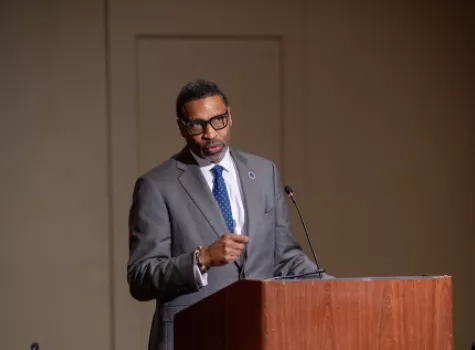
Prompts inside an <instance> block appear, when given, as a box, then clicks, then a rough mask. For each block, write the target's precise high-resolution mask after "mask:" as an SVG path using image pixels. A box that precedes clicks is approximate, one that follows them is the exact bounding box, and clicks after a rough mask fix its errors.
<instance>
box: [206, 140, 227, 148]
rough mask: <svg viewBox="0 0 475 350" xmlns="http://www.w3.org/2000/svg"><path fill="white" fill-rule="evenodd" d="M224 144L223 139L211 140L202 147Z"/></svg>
mask: <svg viewBox="0 0 475 350" xmlns="http://www.w3.org/2000/svg"><path fill="white" fill-rule="evenodd" d="M223 145H224V143H222V142H221V141H218V140H211V141H207V142H205V143H204V144H203V145H202V146H201V147H202V148H211V147H216V146H223Z"/></svg>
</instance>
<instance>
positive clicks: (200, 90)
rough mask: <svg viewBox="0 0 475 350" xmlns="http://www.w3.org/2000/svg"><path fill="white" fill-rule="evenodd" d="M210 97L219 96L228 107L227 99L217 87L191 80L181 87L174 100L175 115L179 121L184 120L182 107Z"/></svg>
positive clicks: (205, 81)
mask: <svg viewBox="0 0 475 350" xmlns="http://www.w3.org/2000/svg"><path fill="white" fill-rule="evenodd" d="M211 96H221V98H222V100H223V102H224V104H225V105H226V107H228V106H229V103H228V98H227V97H226V95H225V94H224V92H222V91H221V89H220V88H219V87H218V85H217V84H216V83H214V82H212V81H209V80H203V79H198V80H193V81H190V82H188V83H187V84H186V85H185V86H183V87H182V88H181V90H180V93H179V94H178V97H177V99H176V115H177V117H178V118H179V119H185V115H184V113H183V107H184V106H185V105H186V104H187V103H188V102H191V101H194V100H200V99H202V98H206V97H211Z"/></svg>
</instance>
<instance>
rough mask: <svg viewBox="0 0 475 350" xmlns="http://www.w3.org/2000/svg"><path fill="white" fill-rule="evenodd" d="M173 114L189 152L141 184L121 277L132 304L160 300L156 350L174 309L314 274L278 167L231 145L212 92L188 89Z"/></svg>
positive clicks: (166, 345) (207, 85) (166, 342)
mask: <svg viewBox="0 0 475 350" xmlns="http://www.w3.org/2000/svg"><path fill="white" fill-rule="evenodd" d="M176 113H177V116H178V119H177V123H178V128H179V130H180V133H181V136H182V137H183V138H184V139H185V140H186V144H187V145H186V147H185V148H184V149H183V150H182V151H181V152H180V153H178V154H177V155H175V156H173V157H172V158H170V159H168V160H167V161H165V162H164V163H163V164H161V165H159V166H157V167H155V168H153V169H151V170H150V171H149V172H147V173H146V174H144V175H143V176H141V177H140V178H139V179H138V180H137V182H136V185H135V188H134V194H133V203H132V206H131V209H130V217H129V229H130V237H129V238H130V258H129V263H128V274H127V277H128V282H129V285H130V292H131V294H132V296H133V297H134V298H135V299H137V300H140V301H148V300H156V311H155V315H154V318H153V322H152V328H151V333H150V341H149V349H153V350H155V349H173V317H174V315H175V314H176V313H177V312H178V311H180V310H182V309H183V308H184V307H187V306H189V305H191V304H193V303H195V302H197V301H199V300H201V299H203V298H204V297H206V296H208V295H210V294H212V293H214V292H216V291H218V290H219V289H221V288H223V287H225V286H227V285H229V284H231V283H233V282H236V281H238V280H239V279H267V278H271V277H273V276H287V275H291V274H303V273H312V272H315V271H316V270H317V268H316V266H315V265H314V264H313V263H312V262H311V261H310V260H309V259H308V258H307V256H306V255H305V254H304V253H303V252H302V250H301V248H300V246H299V245H298V243H297V242H296V241H295V240H294V239H293V237H292V235H291V233H290V230H289V219H288V216H287V208H286V203H285V196H284V195H283V192H282V189H281V184H280V180H279V177H278V174H277V169H276V167H275V165H274V163H272V162H271V161H269V160H266V159H263V158H260V157H257V156H254V155H250V154H246V153H242V152H239V151H237V150H234V149H232V148H230V147H229V144H230V139H231V128H232V125H233V119H232V117H231V107H230V106H229V104H228V100H227V97H226V96H225V94H224V93H223V92H222V91H221V90H220V89H219V88H218V86H217V85H216V84H214V83H212V82H209V81H203V80H198V81H194V82H190V83H188V84H187V85H185V86H184V87H183V88H182V89H181V91H180V93H179V95H178V98H177V102H176ZM236 302H239V301H236Z"/></svg>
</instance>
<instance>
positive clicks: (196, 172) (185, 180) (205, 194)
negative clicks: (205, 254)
mask: <svg viewBox="0 0 475 350" xmlns="http://www.w3.org/2000/svg"><path fill="white" fill-rule="evenodd" d="M177 167H178V168H179V169H181V170H183V172H182V173H181V175H180V176H178V181H179V182H180V183H181V185H182V186H183V188H184V189H185V191H186V192H187V193H188V195H189V196H190V198H191V200H192V201H193V202H194V203H195V205H196V207H197V208H198V209H199V210H200V211H201V213H202V214H203V216H204V217H205V219H206V220H207V221H208V223H209V224H210V226H211V227H212V228H213V230H214V232H215V233H216V235H218V236H221V235H222V234H224V233H227V232H228V228H227V227H226V223H225V222H224V219H223V216H222V214H221V210H220V209H219V206H218V203H216V200H215V199H214V196H213V194H212V193H211V191H210V189H209V186H208V184H207V183H206V180H205V178H204V177H203V174H202V173H201V170H200V168H199V166H198V164H196V161H195V160H194V158H193V156H192V155H191V154H190V151H189V150H187V149H185V150H183V151H182V152H181V153H180V154H179V155H178V158H177Z"/></svg>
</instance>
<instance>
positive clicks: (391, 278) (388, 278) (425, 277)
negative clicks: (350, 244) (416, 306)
mask: <svg viewBox="0 0 475 350" xmlns="http://www.w3.org/2000/svg"><path fill="white" fill-rule="evenodd" d="M451 278H452V276H449V275H421V276H377V277H335V278H323V279H319V278H316V277H314V278H298V277H296V278H292V277H291V276H290V277H289V278H286V279H279V280H274V279H268V280H260V281H261V282H277V283H282V282H285V283H292V282H302V281H312V282H330V281H331V282H339V281H345V282H348V281H403V280H432V279H451Z"/></svg>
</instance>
